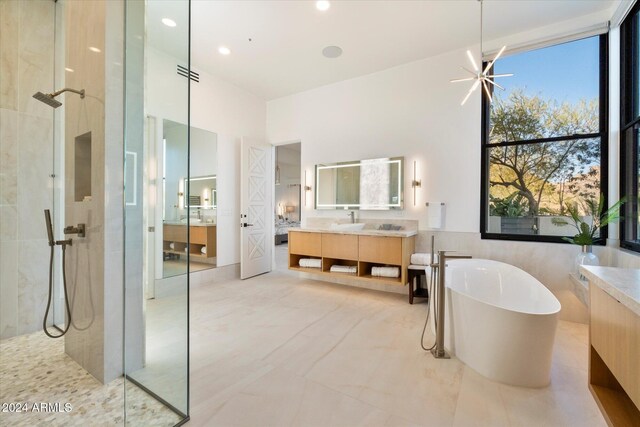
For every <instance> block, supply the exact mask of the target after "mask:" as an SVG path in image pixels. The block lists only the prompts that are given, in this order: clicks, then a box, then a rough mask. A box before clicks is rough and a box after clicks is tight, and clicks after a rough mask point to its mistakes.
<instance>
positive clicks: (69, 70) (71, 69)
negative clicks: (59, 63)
mask: <svg viewBox="0 0 640 427" xmlns="http://www.w3.org/2000/svg"><path fill="white" fill-rule="evenodd" d="M64 69H65V70H66V71H68V72H70V73H73V72H74V71H75V70H74V69H73V68H69V67H65V68H64Z"/></svg>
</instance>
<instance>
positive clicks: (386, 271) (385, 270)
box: [371, 267, 400, 277]
mask: <svg viewBox="0 0 640 427" xmlns="http://www.w3.org/2000/svg"><path fill="white" fill-rule="evenodd" d="M371 275H372V276H375V277H400V269H399V268H398V267H371Z"/></svg>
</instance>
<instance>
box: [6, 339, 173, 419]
mask: <svg viewBox="0 0 640 427" xmlns="http://www.w3.org/2000/svg"><path fill="white" fill-rule="evenodd" d="M123 381H124V380H123V379H122V378H118V379H116V380H114V381H112V382H111V383H109V384H102V383H100V382H99V381H98V380H96V379H95V378H94V377H93V376H91V375H90V374H89V373H87V371H85V370H84V369H83V368H82V367H81V366H80V365H78V364H77V363H76V362H75V361H74V360H73V359H71V358H70V357H69V356H67V355H66V354H65V353H64V341H63V340H58V339H51V338H48V337H46V336H45V335H44V333H42V332H37V333H33V334H29V335H22V336H19V337H14V338H10V339H6V340H2V341H0V384H2V387H0V403H2V404H3V405H4V404H5V403H7V404H10V403H21V404H25V403H26V404H28V405H29V408H31V409H32V407H33V404H35V403H38V404H40V403H59V404H60V405H59V406H60V407H61V409H60V410H61V412H58V411H56V408H52V409H53V411H51V412H34V411H32V410H31V411H29V412H19V413H15V412H14V413H7V412H0V425H11V426H35V425H45V424H46V425H49V426H76V425H77V426H86V425H87V420H91V424H92V425H104V426H107V425H123V423H124V413H123V408H124V385H123ZM126 392H127V424H130V425H151V424H153V425H167V426H173V425H175V424H176V423H177V422H178V421H179V417H178V416H177V415H176V414H175V413H173V412H172V411H171V410H169V409H168V408H167V407H165V406H164V405H163V404H161V403H160V402H158V401H157V400H155V399H154V398H152V397H151V396H150V395H148V394H147V393H145V392H144V391H142V390H141V389H139V388H137V387H136V386H135V385H133V384H132V383H130V382H128V383H127V390H126ZM65 403H69V404H71V411H70V412H64V409H63V408H64V404H65ZM158 420H163V422H164V424H162V423H158Z"/></svg>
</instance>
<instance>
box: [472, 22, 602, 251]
mask: <svg viewBox="0 0 640 427" xmlns="http://www.w3.org/2000/svg"><path fill="white" fill-rule="evenodd" d="M592 37H599V61H598V62H599V66H600V79H599V94H600V96H599V112H598V113H599V121H600V129H599V132H597V133H590V134H579V135H568V136H562V137H552V138H542V139H531V140H526V141H505V142H501V143H493V144H491V143H489V128H490V118H491V117H490V114H491V113H490V106H491V103H490V102H489V99H488V97H487V95H486V93H484V91H482V118H481V125H480V126H481V167H480V175H481V176H480V236H481V239H487V240H515V241H524V242H546V243H565V244H569V243H568V242H567V241H565V240H563V239H562V236H544V235H529V234H506V233H490V232H488V231H486V230H487V219H488V213H489V179H488V178H489V177H488V173H489V156H488V155H487V152H488V150H489V149H490V148H491V147H500V146H505V145H524V144H531V143H542V142H553V141H568V140H572V139H588V138H600V192H601V193H602V194H603V195H604V202H605V206H608V200H609V198H608V187H609V168H608V165H609V61H608V57H609V34H608V33H604V34H601V35H599V36H592ZM577 40H578V39H576V40H575V41H577ZM547 47H551V46H547ZM486 66H487V62H483V68H484V67H486ZM607 236H608V228H607V227H603V228H602V229H601V231H600V237H599V238H598V239H595V240H594V245H605V244H606V237H607Z"/></svg>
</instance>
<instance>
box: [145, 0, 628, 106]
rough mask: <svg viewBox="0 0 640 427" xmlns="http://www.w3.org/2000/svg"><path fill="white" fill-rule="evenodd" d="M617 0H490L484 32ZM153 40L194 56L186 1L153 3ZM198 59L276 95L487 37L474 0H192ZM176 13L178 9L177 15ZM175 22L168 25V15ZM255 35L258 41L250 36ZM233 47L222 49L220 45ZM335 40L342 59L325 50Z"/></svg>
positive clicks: (202, 67)
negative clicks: (318, 3) (325, 0)
mask: <svg viewBox="0 0 640 427" xmlns="http://www.w3.org/2000/svg"><path fill="white" fill-rule="evenodd" d="M618 3H619V0H547V1H541V0H485V1H484V39H485V40H491V39H498V38H501V37H504V36H507V35H510V34H515V33H519V32H523V31H527V30H531V29H535V28H538V27H542V26H546V25H549V24H552V23H556V22H561V21H565V20H569V19H572V18H576V17H580V16H584V15H589V14H593V13H598V12H603V11H611V12H612V11H613V9H614V8H615V6H616V5H617V4H618ZM148 4H149V6H148V23H147V36H148V39H149V43H150V44H151V45H153V46H154V47H156V48H158V49H161V50H163V51H165V52H167V53H170V54H172V55H174V56H177V57H179V58H181V59H186V55H185V46H186V45H187V44H186V40H187V39H186V35H187V33H186V28H187V25H186V23H187V19H186V16H187V13H186V11H185V3H184V2H179V1H172V0H169V1H157V2H149V3H148ZM191 4H192V22H191V28H192V34H191V36H192V39H191V43H192V45H191V46H192V58H191V59H192V67H193V68H194V69H195V70H196V71H206V72H208V73H211V74H213V75H215V76H217V77H220V78H222V79H224V80H226V81H229V82H231V83H233V84H235V85H237V86H239V87H241V88H243V89H245V90H247V91H249V92H251V93H253V94H255V95H257V96H259V97H261V98H264V99H266V100H271V99H275V98H279V97H282V96H286V95H290V94H293V93H297V92H301V91H304V90H308V89H312V88H315V87H319V86H322V85H326V84H330V83H334V82H337V81H341V80H346V79H349V78H353V77H357V76H361V75H365V74H369V73H373V72H376V71H380V70H384V69H387V68H391V67H394V66H397V65H400V64H404V63H408V62H412V61H416V60H419V59H423V58H427V57H430V56H434V55H437V54H440V53H444V52H447V51H452V50H455V49H460V48H463V47H465V46H469V45H472V44H476V43H478V42H479V37H480V34H479V31H480V30H479V12H480V3H479V2H478V1H476V0H457V1H455V0H428V1H427V0H425V1H404V0H395V1H391V0H389V1H366V0H360V1H345V0H343V1H339V0H333V1H331V8H330V9H329V10H328V11H326V12H321V11H319V10H317V9H316V8H315V2H314V1H264V0H261V1H203V0H199V1H193V2H191ZM171 15H172V16H171ZM165 17H169V18H171V19H173V20H175V21H176V23H177V26H176V27H174V28H169V27H167V26H165V25H163V24H162V23H161V19H162V18H165ZM250 39H251V40H250ZM222 45H224V46H226V47H228V48H230V49H231V54H230V55H228V56H223V55H220V54H219V53H218V47H219V46H222ZM330 45H336V46H340V47H341V48H342V49H343V52H344V53H343V55H342V56H341V57H339V58H335V59H328V58H325V57H324V56H322V53H321V52H322V49H323V48H325V47H326V46H330Z"/></svg>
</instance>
